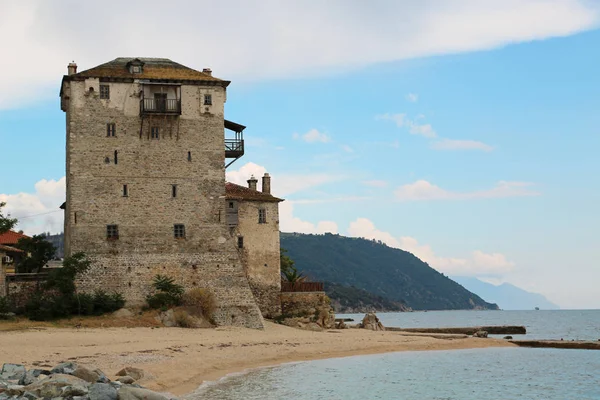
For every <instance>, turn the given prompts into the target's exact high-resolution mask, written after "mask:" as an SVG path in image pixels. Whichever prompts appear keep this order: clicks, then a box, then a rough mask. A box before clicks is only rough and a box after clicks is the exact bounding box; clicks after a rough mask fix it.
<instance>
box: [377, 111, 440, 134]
mask: <svg viewBox="0 0 600 400" xmlns="http://www.w3.org/2000/svg"><path fill="white" fill-rule="evenodd" d="M375 119H376V120H378V121H393V122H394V123H395V124H396V126H397V127H398V128H402V127H408V128H409V132H410V133H411V134H412V135H420V136H423V137H426V138H435V137H437V133H436V132H435V130H434V129H433V127H432V126H431V125H430V124H420V123H418V122H416V119H415V120H411V119H410V118H408V117H407V116H406V114H402V113H397V114H390V113H386V114H378V115H376V116H375Z"/></svg>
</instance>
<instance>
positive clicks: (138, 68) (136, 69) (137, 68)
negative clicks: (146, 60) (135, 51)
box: [131, 65, 142, 74]
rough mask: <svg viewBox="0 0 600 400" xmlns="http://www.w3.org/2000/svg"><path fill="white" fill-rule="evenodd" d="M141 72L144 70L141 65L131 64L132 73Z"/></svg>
mask: <svg viewBox="0 0 600 400" xmlns="http://www.w3.org/2000/svg"><path fill="white" fill-rule="evenodd" d="M141 72H142V67H141V65H132V66H131V73H132V74H140V73H141Z"/></svg>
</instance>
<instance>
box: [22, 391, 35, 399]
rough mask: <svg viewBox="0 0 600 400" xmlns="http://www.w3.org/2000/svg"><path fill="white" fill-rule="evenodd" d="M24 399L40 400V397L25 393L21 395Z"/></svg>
mask: <svg viewBox="0 0 600 400" xmlns="http://www.w3.org/2000/svg"><path fill="white" fill-rule="evenodd" d="M21 398H22V399H27V400H36V399H39V397H38V396H36V395H35V394H33V393H31V392H25V393H23V394H22V395H21Z"/></svg>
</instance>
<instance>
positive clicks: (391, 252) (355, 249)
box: [281, 233, 498, 310]
mask: <svg viewBox="0 0 600 400" xmlns="http://www.w3.org/2000/svg"><path fill="white" fill-rule="evenodd" d="M281 247H283V248H284V249H287V250H288V255H289V256H290V257H291V258H292V259H293V260H294V261H295V262H296V267H297V268H298V270H300V271H303V272H304V273H305V274H306V275H308V276H309V277H310V278H312V279H315V280H319V281H325V282H334V283H337V284H340V285H343V286H354V287H356V288H360V289H364V290H366V291H368V292H370V293H372V294H374V295H377V296H381V297H384V298H386V299H389V300H392V301H396V302H400V303H403V304H405V305H406V306H408V307H410V308H412V309H413V310H464V309H497V308H498V306H497V305H496V304H491V303H487V302H485V301H484V300H483V299H481V298H480V297H479V296H477V295H476V294H473V293H471V292H469V291H468V290H467V289H465V288H463V287H462V286H460V285H459V284H458V283H456V282H454V281H453V280H451V279H449V278H448V277H446V276H444V275H442V274H440V273H439V272H437V271H436V270H435V269H433V268H431V267H429V265H427V264H426V263H424V262H423V261H421V260H420V259H418V258H417V257H415V256H414V255H413V254H411V253H408V252H406V251H403V250H400V249H395V248H391V247H388V246H386V245H385V244H383V243H381V242H375V241H372V240H366V239H360V238H348V237H344V236H340V235H332V234H325V235H305V234H299V233H282V234H281Z"/></svg>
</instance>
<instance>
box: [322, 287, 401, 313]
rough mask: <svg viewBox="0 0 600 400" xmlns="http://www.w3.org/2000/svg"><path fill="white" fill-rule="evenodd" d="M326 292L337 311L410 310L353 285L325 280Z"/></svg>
mask: <svg viewBox="0 0 600 400" xmlns="http://www.w3.org/2000/svg"><path fill="white" fill-rule="evenodd" d="M325 292H326V293H327V296H329V298H330V299H331V305H332V306H333V308H334V309H335V312H336V313H340V314H354V313H363V312H364V313H366V312H372V311H410V308H408V307H406V306H405V305H404V304H402V303H400V302H397V301H393V300H389V299H386V298H385V297H381V296H377V295H375V294H372V293H369V292H367V291H366V290H363V289H358V288H355V287H352V286H342V285H339V284H337V283H332V282H325Z"/></svg>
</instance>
